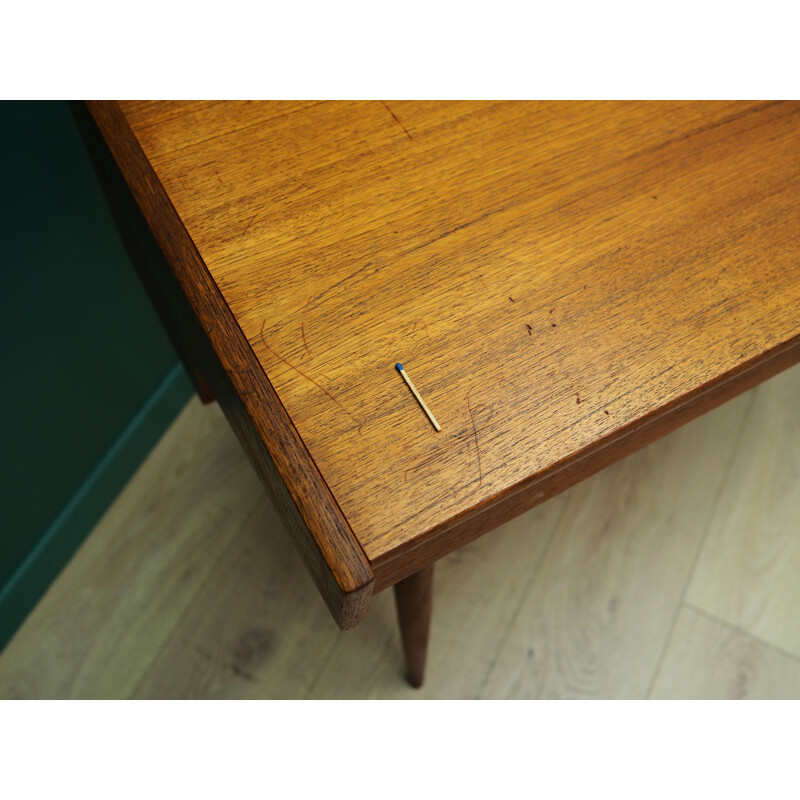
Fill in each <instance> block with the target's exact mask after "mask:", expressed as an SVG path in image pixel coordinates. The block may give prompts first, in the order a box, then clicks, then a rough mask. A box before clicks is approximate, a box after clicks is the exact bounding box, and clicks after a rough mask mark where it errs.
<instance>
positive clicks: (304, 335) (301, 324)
mask: <svg viewBox="0 0 800 800" xmlns="http://www.w3.org/2000/svg"><path fill="white" fill-rule="evenodd" d="M300 333H302V334H303V347H305V348H306V353H307V354H308V357H309V358H313V357H314V356H312V355H311V351H310V350H309V349H308V342H307V341H306V323H305V322H301V323H300Z"/></svg>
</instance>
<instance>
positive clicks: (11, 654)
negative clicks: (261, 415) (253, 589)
mask: <svg viewBox="0 0 800 800" xmlns="http://www.w3.org/2000/svg"><path fill="white" fill-rule="evenodd" d="M262 495H263V492H262V489H261V486H260V485H259V483H258V480H257V478H256V476H255V474H254V473H253V471H252V469H250V467H249V465H248V464H247V462H246V459H244V457H243V456H242V452H241V448H240V447H239V444H238V442H237V441H236V440H235V438H234V437H233V435H232V434H231V431H230V428H229V427H228V425H227V422H226V421H225V419H224V417H223V416H222V414H221V413H220V412H219V410H218V409H217V408H216V407H215V408H213V409H210V410H206V409H204V408H203V407H202V406H201V405H200V403H199V401H197V400H196V399H194V400H192V401H191V402H190V403H189V404H188V405H187V407H186V408H185V409H184V411H183V412H181V414H180V415H179V417H178V418H177V420H176V421H175V422H174V423H173V425H172V426H171V427H170V428H169V430H168V431H167V432H166V434H165V435H164V436H163V437H162V439H161V441H160V442H159V443H158V445H157V446H156V447H155V448H154V450H153V451H152V452H151V454H150V456H149V457H148V458H147V459H146V460H145V462H144V463H143V464H142V466H141V467H140V468H139V470H138V471H137V472H136V474H135V475H134V476H133V478H132V479H131V480H130V481H129V483H128V485H127V486H126V487H125V489H124V490H123V491H122V493H121V494H120V495H119V497H118V498H117V499H116V501H115V502H114V504H113V505H112V506H111V507H110V508H109V510H108V511H107V512H106V514H105V515H104V516H103V518H102V519H101V520H100V521H99V522H98V524H97V526H96V527H95V529H94V531H93V532H92V534H91V535H90V536H89V537H88V538H87V540H86V541H85V542H84V544H83V545H82V547H81V548H80V549H79V550H78V552H77V553H76V554H75V556H74V557H73V558H72V559H71V561H70V562H69V564H68V565H67V566H66V567H65V569H64V570H63V571H62V573H61V574H60V575H59V577H58V578H57V579H56V581H55V582H54V583H53V585H52V586H51V587H50V589H49V590H48V592H47V594H46V595H45V596H44V597H43V598H42V600H41V601H40V602H39V603H38V605H37V606H36V608H35V609H34V610H33V612H32V613H31V614H30V616H29V617H28V619H27V620H26V621H25V623H24V624H23V625H22V627H21V628H20V629H19V630H18V631H17V633H16V635H15V636H14V638H13V639H12V640H11V642H10V643H9V644H8V646H7V647H6V648H5V650H4V651H3V653H2V654H0V697H80V698H94V697H126V696H127V695H128V694H129V693H130V692H131V691H132V690H133V688H134V687H135V685H136V683H137V681H138V680H139V679H140V677H141V674H142V672H143V671H144V670H145V669H147V668H148V667H149V666H150V663H151V662H152V659H153V658H154V657H155V654H156V653H157V652H158V649H159V647H160V646H161V644H162V643H163V642H164V641H166V640H167V639H169V637H170V634H171V631H172V628H173V627H174V625H175V624H176V622H177V621H178V619H179V618H180V616H181V615H182V614H183V613H184V609H185V608H186V606H188V605H191V603H192V602H193V599H194V595H195V593H196V592H197V590H198V588H199V586H200V585H201V584H202V582H203V580H204V578H205V576H206V575H207V574H208V573H209V572H210V570H211V569H213V567H214V564H215V563H216V560H217V558H218V557H219V555H220V553H222V552H223V550H224V549H225V547H226V545H227V544H228V543H229V542H230V541H231V540H232V539H233V538H234V536H235V534H236V532H237V530H238V528H239V527H240V526H241V525H242V524H243V523H244V522H245V521H246V520H247V518H248V517H249V516H250V515H251V514H252V513H253V511H254V510H255V508H256V506H257V505H258V503H259V502H260V501H261V498H262Z"/></svg>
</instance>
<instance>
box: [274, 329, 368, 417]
mask: <svg viewBox="0 0 800 800" xmlns="http://www.w3.org/2000/svg"><path fill="white" fill-rule="evenodd" d="M266 324H267V321H266V320H264V321H263V322H262V323H261V341H262V342H263V344H264V347H266V348H267V350H269V351H270V353H272V355H274V356H275V357H276V358H279V359H280V360H281V361H283V363H284V364H286V366H287V367H291V368H292V369H293V370H294V371H295V372H297V373H298V374H299V375H302V376H303V377H304V378H305V379H306V380H307V381H311V383H313V384H314V386H316V387H317V389H319V390H320V391H321V392H323V393H324V394H326V395H327V396H328V397H330V399H331V400H333V402H334V403H336V405H337V406H339V408H341V409H342V411H344V413H345V414H347V416H348V417H350V419H352V420H353V422H355V423H356V425H358V432H359V433H361V428H362V427H363V425H362V423H360V422H359V421H358V420H357V419H356V418H355V417H354V416H353V415H352V414H351V413H350V412H349V411H348V410H347V409H346V408H345V407H344V406H343V405H342V404H341V403H340V402H339V401H338V400H337V399H336V398H335V397H334V396H333V395H332V394H331V393H330V392H329V391H328V390H327V389H325V388H324V387H323V386H320V385H319V384H318V383H317V382H316V381H315V380H314V379H313V378H311V377H310V376H308V375H306V374H305V372H303V370H301V369H299V368H298V367H296V366H295V365H294V364H292V363H290V362H289V361H287V360H286V359H285V358H284V357H283V356H282V355H281V354H280V353H276V352H275V351H274V350H273V349H272V348H271V347H270V346H269V345H268V344H267V340H266V339H265V338H264V326H265V325H266Z"/></svg>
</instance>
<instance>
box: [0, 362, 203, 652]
mask: <svg viewBox="0 0 800 800" xmlns="http://www.w3.org/2000/svg"><path fill="white" fill-rule="evenodd" d="M192 393H193V389H192V386H191V383H190V381H189V378H188V377H187V375H186V372H185V371H184V369H183V367H182V366H181V365H180V364H176V365H175V366H174V367H173V368H172V369H171V370H170V371H169V372H168V373H167V375H166V376H165V377H164V379H163V380H162V382H161V384H160V385H159V387H158V388H157V389H156V391H155V392H153V394H152V395H151V396H150V398H149V399H148V400H147V402H146V403H145V404H144V406H142V408H141V409H140V410H139V412H138V413H137V414H136V416H135V417H134V418H133V419H132V420H131V421H130V422H129V423H128V425H127V427H126V428H125V430H124V431H123V432H122V434H121V435H120V437H119V438H118V439H117V441H116V442H114V444H113V445H112V446H111V448H110V449H109V450H108V452H107V453H106V454H105V455H104V456H103V458H102V459H101V460H100V462H99V463H98V464H97V466H96V467H95V468H94V469H93V470H92V472H91V474H90V475H89V477H88V478H87V479H86V480H85V481H84V482H83V484H82V485H81V487H80V489H78V491H77V492H76V493H75V494H74V495H73V497H72V499H71V500H70V501H69V503H67V505H66V506H65V507H64V508H63V510H62V511H61V513H60V514H59V515H58V516H57V517H56V519H55V520H54V521H53V522H52V523H51V525H50V526H49V527H48V528H47V530H46V531H45V533H44V534H43V535H42V537H41V538H40V539H39V541H38V542H37V543H36V545H35V546H34V548H33V550H31V552H30V553H29V554H28V556H27V557H26V558H25V560H24V561H23V562H22V563H21V564H20V565H19V567H18V568H17V570H16V571H15V572H14V574H13V575H12V576H11V579H10V580H9V581H8V582H7V583H6V585H5V586H3V587H2V589H0V650H2V649H3V647H5V645H6V644H7V643H8V642H9V641H10V639H11V637H12V636H13V635H14V633H15V632H16V630H17V629H18V628H19V626H20V625H21V624H22V622H23V621H24V620H25V618H26V617H27V616H28V614H29V613H30V612H31V611H32V609H33V607H34V606H35V605H36V603H37V602H38V601H39V599H40V598H41V597H42V595H44V593H45V592H46V591H47V589H48V587H49V586H50V584H51V583H52V582H53V581H54V580H55V578H56V577H57V576H58V574H59V573H60V572H61V570H62V569H63V568H64V567H65V566H66V564H67V562H68V561H69V559H70V558H71V557H72V555H73V554H74V553H75V551H76V550H77V549H78V547H80V545H81V543H82V542H83V540H84V539H85V538H86V536H87V535H88V534H89V532H90V531H91V530H92V528H93V527H94V525H95V523H96V522H97V521H98V520H99V519H100V517H101V516H102V515H103V513H104V512H105V511H106V509H107V508H108V507H109V506H110V505H111V503H112V502H113V500H114V498H115V497H116V496H117V494H119V492H120V491H121V490H122V488H123V487H124V486H125V484H126V483H127V482H128V480H129V479H130V477H131V476H132V475H133V473H134V472H135V471H136V469H137V467H138V466H139V465H140V464H141V463H142V461H144V459H145V458H146V456H147V454H148V453H149V452H150V450H151V449H152V448H153V446H154V445H155V444H156V442H157V441H158V440H159V439H160V438H161V435H162V434H163V433H164V431H165V430H166V429H167V428H168V427H169V425H170V423H171V422H172V421H173V420H174V419H175V417H176V416H177V415H178V412H180V410H181V409H182V408H183V407H184V405H186V402H187V401H188V400H189V398H190V397H191V395H192Z"/></svg>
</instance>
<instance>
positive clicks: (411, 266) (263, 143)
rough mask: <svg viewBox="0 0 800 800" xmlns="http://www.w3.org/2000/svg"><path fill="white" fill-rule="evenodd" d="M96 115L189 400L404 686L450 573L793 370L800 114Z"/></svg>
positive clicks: (394, 109) (217, 105) (368, 109)
mask: <svg viewBox="0 0 800 800" xmlns="http://www.w3.org/2000/svg"><path fill="white" fill-rule="evenodd" d="M87 107H88V109H89V111H90V113H91V116H92V118H93V119H94V123H96V126H97V127H95V128H93V127H92V124H91V119H90V118H89V116H88V115H87V114H86V107H79V108H77V110H76V114H77V115H78V117H79V118H81V117H82V116H83V117H85V118H84V119H83V122H82V127H83V130H84V134H85V137H86V140H87V142H88V143H89V144H90V150H91V151H92V152H93V154H94V158H95V162H96V164H97V165H98V168H99V170H100V173H101V175H102V176H103V179H104V181H105V185H106V189H107V191H108V194H109V197H110V198H111V200H112V205H113V207H114V208H115V210H116V211H117V213H118V219H119V220H120V223H121V225H122V227H123V229H124V230H125V231H126V236H127V239H128V242H129V245H130V247H131V250H132V251H133V252H134V255H135V257H136V260H137V263H138V264H139V268H140V271H141V273H142V276H143V279H144V281H145V284H146V285H147V287H148V289H149V291H150V293H151V295H152V297H153V300H154V302H155V304H156V306H157V307H158V310H159V311H160V313H161V316H162V318H163V320H164V323H165V325H166V327H167V329H168V331H169V332H170V334H171V336H172V339H173V341H174V343H175V346H176V348H177V349H178V351H179V353H180V354H181V356H182V358H183V360H184V362H185V364H186V366H187V369H188V370H189V372H190V374H191V375H192V376H193V378H194V380H195V383H196V386H197V388H198V391H199V392H200V394H201V396H203V397H204V398H206V399H210V398H211V397H212V396H213V397H215V398H216V399H217V400H218V401H219V403H220V405H221V406H222V408H223V410H224V411H225V413H226V415H227V417H228V419H229V421H230V424H231V426H232V427H233V429H234V430H235V431H236V434H237V435H238V437H239V439H240V441H241V443H242V445H243V447H244V449H245V450H246V451H247V453H248V455H249V457H250V459H251V461H252V463H253V466H254V468H255V469H256V471H257V472H258V474H259V475H260V477H261V479H262V481H263V483H264V484H265V485H266V486H267V487H268V488H269V489H270V491H271V492H272V494H273V496H274V498H275V502H276V504H277V506H278V508H279V509H280V510H281V512H282V514H283V517H284V518H285V520H286V523H287V527H288V529H289V530H290V531H291V534H292V536H293V537H294V540H295V542H296V544H297V547H298V549H299V551H300V554H301V555H302V557H303V560H304V561H305V564H306V566H307V567H308V569H309V571H310V573H311V575H312V576H313V578H314V580H315V582H316V585H317V587H318V588H319V591H320V594H321V595H322V597H323V599H324V600H325V602H326V603H327V605H328V608H329V609H330V612H331V614H332V615H333V617H334V619H335V620H336V622H337V623H338V625H339V626H340V627H342V628H350V627H352V626H354V625H356V624H357V623H358V622H359V621H360V620H362V619H363V618H364V615H365V614H366V613H367V608H368V606H369V603H370V598H371V597H372V595H373V594H374V593H375V592H379V591H381V590H383V589H386V588H387V587H389V586H393V585H394V586H395V590H396V598H397V605H398V613H399V618H400V626H401V632H402V635H403V641H404V646H405V650H406V656H407V661H408V669H409V679H410V680H411V682H412V683H413V684H414V685H419V683H420V682H421V680H422V674H423V669H424V661H425V650H426V645H427V634H428V625H429V619H430V608H431V582H432V572H433V570H432V568H433V564H434V562H435V561H436V560H437V559H439V558H442V556H444V555H446V554H448V553H450V552H451V551H453V550H455V549H456V548H458V547H460V546H461V545H463V544H465V543H466V542H469V541H470V540H471V539H474V538H475V537H477V536H480V535H481V534H483V533H486V532H487V531H490V530H491V529H492V528H494V527H496V526H497V525H499V524H501V523H503V522H505V521H506V520H509V519H510V518H512V517H514V516H515V515H517V514H520V513H522V512H523V511H526V510H528V509H530V508H531V507H532V506H534V505H536V504H537V503H541V502H542V501H544V500H546V499H547V498H549V497H552V496H553V495H554V494H556V493H558V492H561V491H563V490H564V489H566V488H567V487H569V486H571V485H572V484H574V483H576V482H577V481H580V480H582V479H583V478H586V477H587V476H589V475H591V474H592V473H594V472H596V471H597V470H600V469H602V468H603V467H605V466H607V465H609V464H611V463H612V462H614V461H616V460H618V459H620V458H622V457H623V456H625V455H627V454H629V453H631V452H633V451H634V450H636V449H637V448H640V447H642V446H643V445H645V444H647V443H648V442H651V441H652V440H654V439H656V438H657V437H659V436H662V435H663V434H665V433H667V432H668V431H670V430H672V429H674V428H675V427H677V426H679V425H681V424H683V423H685V422H687V421H688V420H690V419H692V418H693V417H696V416H697V415H699V414H701V413H702V412H704V411H707V410H708V409H710V408H712V407H714V406H716V405H718V404H719V403H721V402H723V401H725V400H727V399H729V398H731V397H733V396H734V395H736V394H738V393H739V392H742V391H744V390H745V389H748V388H749V387H751V386H753V385H755V384H756V383H758V382H759V381H762V380H764V379H765V378H768V377H769V376H771V375H773V374H775V373H777V372H778V371H779V370H782V369H784V368H786V367H788V366H790V365H791V364H793V363H794V362H796V361H798V360H800V250H799V249H798V243H800V113H798V112H800V105H798V104H792V103H773V102H759V103H755V102H714V103H710V102H703V103H696V102H695V103H678V102H675V103H597V102H585V103H505V102H504V103H487V102H448V103H443V102H400V101H398V102H395V101H391V102H384V101H374V102H338V103H327V102H324V103H316V102H269V103H267V102H265V103H239V102H186V103H174V102H91V103H88V104H87ZM98 129H99V132H100V133H101V134H102V138H101V136H100V135H98ZM104 142H105V144H107V146H108V148H109V149H110V152H111V154H113V160H112V159H111V158H109V157H108V151H106V150H105V149H104V148H105V144H104ZM117 167H118V169H119V171H121V173H122V175H123V176H124V179H125V181H126V182H127V186H128V187H130V192H131V193H132V195H133V197H134V198H135V204H133V203H132V202H131V199H130V196H129V195H126V192H127V191H128V190H127V189H126V188H125V187H124V185H123V184H122V183H121V181H119V180H118V178H117V177H116V175H115V170H117ZM136 205H138V209H140V210H141V214H142V215H143V218H144V220H146V223H147V226H149V230H150V231H152V236H153V237H154V239H155V240H156V241H157V244H158V247H154V246H152V242H151V240H150V239H149V237H150V232H149V231H148V230H147V226H145V225H144V224H143V221H142V217H141V216H139V217H137V214H139V210H138V209H137V208H136ZM159 248H160V251H163V256H164V257H165V258H163V257H162V256H161V253H160V252H159ZM167 265H168V266H167ZM396 362H402V363H403V365H404V367H405V370H406V372H407V374H408V376H409V377H410V378H411V379H412V380H413V382H414V383H415V385H416V387H417V389H418V390H419V392H420V394H421V396H422V398H423V399H424V400H425V401H426V402H427V404H428V406H429V407H430V409H431V411H432V412H433V414H435V416H436V418H437V419H438V421H439V423H440V424H441V431H436V430H435V429H434V427H433V425H432V424H431V422H430V421H429V420H428V417H427V416H426V415H425V413H424V412H423V409H422V408H421V406H420V405H419V404H418V402H417V401H416V399H415V397H414V396H413V395H412V393H411V392H410V391H409V389H408V387H407V386H406V384H405V383H404V382H403V380H402V379H401V375H400V374H398V372H397V371H396V370H395V363H396Z"/></svg>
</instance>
